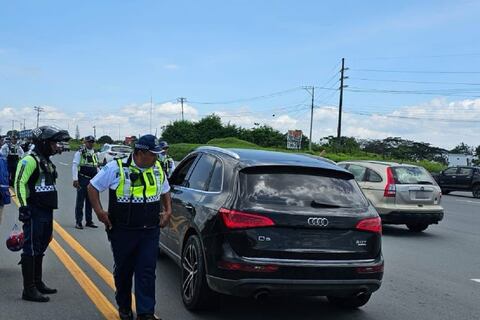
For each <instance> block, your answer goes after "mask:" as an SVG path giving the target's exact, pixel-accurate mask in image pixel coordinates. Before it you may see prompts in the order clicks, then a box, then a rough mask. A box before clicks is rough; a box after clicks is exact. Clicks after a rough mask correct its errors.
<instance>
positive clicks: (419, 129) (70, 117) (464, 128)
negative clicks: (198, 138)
mask: <svg viewBox="0 0 480 320" xmlns="http://www.w3.org/2000/svg"><path fill="white" fill-rule="evenodd" d="M98 110H101V108H98ZM214 113H215V114H217V115H218V116H220V117H221V119H222V122H224V123H232V124H235V125H238V126H241V127H245V128H252V127H254V126H255V124H256V123H259V124H261V125H263V124H266V125H269V126H272V127H273V128H275V129H278V130H280V131H282V132H286V131H287V130H289V129H300V130H302V131H303V132H304V134H305V135H307V136H308V135H309V130H310V112H309V110H307V109H305V108H304V109H300V111H299V112H295V111H292V110H289V111H287V112H283V113H282V112H277V113H275V116H273V115H272V113H271V112H270V113H269V112H260V111H258V110H256V109H254V108H253V107H249V106H242V107H236V108H235V109H234V110H219V111H215V112H214ZM205 115H206V114H204V113H202V114H200V113H199V111H198V110H197V109H196V108H195V107H194V106H192V105H190V104H188V103H184V116H185V119H187V120H198V119H200V118H201V117H203V116H205ZM409 118H421V119H420V120H416V119H409ZM23 119H25V124H26V126H27V128H29V127H33V126H35V124H36V113H35V112H34V111H33V110H32V108H30V107H28V108H23V107H22V108H14V107H11V106H5V107H3V108H1V107H0V127H1V129H2V133H5V132H6V131H8V130H10V129H11V128H12V120H15V122H14V126H15V128H16V129H19V128H20V127H22V126H23ZM180 119H181V105H180V103H172V102H167V103H162V104H154V105H153V110H152V133H155V132H157V133H158V134H160V132H161V128H162V126H165V125H167V124H168V123H170V122H172V121H175V120H180ZM342 119H343V121H342V134H343V135H346V136H353V137H356V138H360V139H383V138H386V137H388V136H400V137H403V138H406V139H411V140H415V141H423V142H428V143H431V144H432V145H434V146H439V147H444V148H453V147H454V146H456V145H457V144H459V143H460V142H465V143H467V144H469V145H472V146H477V145H479V144H480V142H479V141H478V128H479V122H463V121H461V120H475V121H480V120H479V119H480V99H465V100H458V101H448V100H446V99H442V98H440V99H433V100H431V101H428V102H425V103H423V104H420V105H417V106H405V107H402V108H397V109H396V110H392V111H391V112H389V113H386V114H368V115H359V114H354V113H348V112H346V113H344V114H343V117H342ZM435 119H437V120H438V119H448V120H450V122H447V121H435ZM455 121H458V122H455ZM337 122H338V110H337V108H335V107H320V108H317V109H315V112H314V121H313V140H314V141H319V140H320V139H321V138H322V137H325V136H329V135H336V134H337ZM43 124H54V125H57V126H59V127H62V128H65V129H69V130H70V133H71V135H74V134H75V126H76V125H78V126H79V129H80V133H81V135H82V136H85V135H88V134H93V126H94V125H95V126H96V130H97V136H101V135H104V134H108V135H110V136H112V137H113V138H118V137H124V136H127V135H132V134H134V135H138V134H145V133H148V132H149V130H150V103H140V104H131V105H127V106H124V107H121V108H119V109H118V111H117V112H110V113H105V114H101V113H100V112H99V113H96V114H94V115H93V116H91V115H90V114H89V113H87V112H75V113H67V112H65V111H63V110H62V109H61V108H57V107H53V106H44V112H42V113H41V114H40V125H43Z"/></svg>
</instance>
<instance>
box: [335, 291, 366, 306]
mask: <svg viewBox="0 0 480 320" xmlns="http://www.w3.org/2000/svg"><path fill="white" fill-rule="evenodd" d="M371 296H372V294H371V293H364V294H361V295H358V296H357V295H354V296H349V297H334V296H327V299H328V302H330V303H331V304H333V305H335V306H337V307H340V308H344V309H356V308H359V307H361V306H364V305H365V304H366V303H367V302H368V300H370V297H371Z"/></svg>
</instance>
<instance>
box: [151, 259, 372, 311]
mask: <svg viewBox="0 0 480 320" xmlns="http://www.w3.org/2000/svg"><path fill="white" fill-rule="evenodd" d="M157 276H159V278H163V279H161V280H160V281H159V282H158V283H157V290H158V293H159V294H160V295H162V294H166V295H168V297H169V298H170V299H168V303H167V304H162V303H160V305H159V306H158V309H159V314H160V315H161V314H163V316H164V317H165V318H166V319H170V317H171V316H173V317H174V318H175V319H205V320H206V319H209V320H210V319H211V320H220V319H222V320H223V319H230V320H232V319H233V320H240V319H241V320H244V319H248V320H266V319H275V320H290V319H302V320H303V319H306V320H307V319H312V320H313V319H336V320H344V319H345V320H347V319H349V320H351V319H368V318H369V317H368V313H367V312H366V311H363V310H362V309H356V310H343V309H340V308H337V307H335V306H333V305H331V304H330V303H328V301H327V299H326V298H325V297H302V296H289V297H268V298H267V299H265V300H260V301H259V300H255V299H253V298H242V297H233V296H226V295H222V297H221V299H220V306H219V308H217V309H216V310H210V311H201V312H195V313H193V312H189V311H188V310H186V309H185V308H184V306H183V304H182V301H181V297H180V281H181V277H180V272H179V268H178V266H177V265H176V264H175V263H174V262H173V261H171V260H170V259H168V258H165V259H163V258H162V259H160V260H159V262H158V269H157ZM164 290H171V291H170V292H169V293H168V294H167V293H166V292H165V291H164ZM157 295H158V294H157ZM374 299H375V294H374V295H373V296H372V300H374ZM160 300H161V299H160ZM370 302H371V301H370ZM367 307H368V304H367ZM172 319H173V318H172Z"/></svg>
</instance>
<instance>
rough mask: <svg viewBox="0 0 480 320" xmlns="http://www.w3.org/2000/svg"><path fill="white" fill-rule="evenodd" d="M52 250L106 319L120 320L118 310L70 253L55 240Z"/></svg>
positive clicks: (51, 244)
mask: <svg viewBox="0 0 480 320" xmlns="http://www.w3.org/2000/svg"><path fill="white" fill-rule="evenodd" d="M50 248H52V251H53V252H54V253H55V254H56V255H57V257H58V258H59V259H60V261H62V263H63V264H64V265H65V267H66V268H67V270H68V271H69V272H70V273H71V274H72V276H73V277H74V278H75V280H76V281H77V282H78V284H79V285H80V286H81V287H82V289H83V290H84V291H85V293H86V294H87V296H88V297H89V298H90V300H92V302H93V303H94V304H95V306H96V307H97V308H98V310H100V312H101V313H102V314H103V315H104V316H105V319H118V318H119V317H118V312H117V309H116V308H115V307H114V306H113V304H111V303H110V301H109V300H108V299H107V297H105V296H104V295H103V293H102V292H101V291H100V290H99V289H98V288H97V286H95V284H94V283H93V282H92V280H90V278H89V277H88V276H87V275H86V274H85V272H83V271H82V269H80V267H79V266H78V264H76V263H75V261H73V259H72V258H71V257H70V256H69V255H68V253H67V252H66V251H65V250H64V249H63V248H62V247H61V246H60V245H59V244H58V242H57V241H56V240H55V239H53V240H52V242H51V243H50Z"/></svg>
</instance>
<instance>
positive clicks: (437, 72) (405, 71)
mask: <svg viewBox="0 0 480 320" xmlns="http://www.w3.org/2000/svg"><path fill="white" fill-rule="evenodd" d="M351 70H352V71H364V72H386V73H425V74H480V71H419V70H383V69H351Z"/></svg>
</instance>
